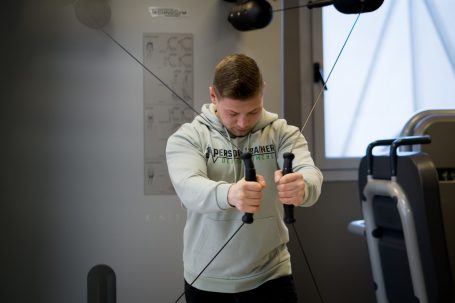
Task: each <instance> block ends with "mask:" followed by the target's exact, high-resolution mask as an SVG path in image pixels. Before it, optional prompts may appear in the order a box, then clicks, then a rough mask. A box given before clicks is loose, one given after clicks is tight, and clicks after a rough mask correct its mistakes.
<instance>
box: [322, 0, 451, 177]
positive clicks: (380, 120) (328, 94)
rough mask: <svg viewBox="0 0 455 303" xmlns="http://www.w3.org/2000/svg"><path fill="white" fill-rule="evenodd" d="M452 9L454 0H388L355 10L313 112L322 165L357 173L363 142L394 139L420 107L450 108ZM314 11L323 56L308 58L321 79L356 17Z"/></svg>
mask: <svg viewBox="0 0 455 303" xmlns="http://www.w3.org/2000/svg"><path fill="white" fill-rule="evenodd" d="M453 11H455V2H454V1H453V0H437V1H436V0H422V1H415V0H393V1H384V3H383V5H382V6H381V7H380V8H379V9H378V10H377V11H375V12H371V13H365V14H362V15H360V17H359V19H358V22H357V24H356V26H355V28H354V30H353V32H352V35H351V37H350V38H349V40H348V42H347V44H346V47H345V49H344V51H343V53H342V54H341V57H340V59H339V61H338V63H337V65H336V66H335V68H334V70H333V73H332V75H331V76H330V78H329V81H328V83H327V88H328V89H327V90H326V91H325V92H324V100H323V106H321V109H320V110H318V111H317V113H318V115H319V116H318V117H317V118H316V120H317V121H320V122H316V137H317V138H323V139H321V140H319V142H317V143H316V148H317V149H318V150H317V155H319V156H321V155H324V156H323V159H319V160H320V161H319V162H322V164H323V165H322V167H323V169H325V170H329V171H330V170H332V171H338V172H342V171H345V172H346V171H349V170H350V171H351V174H350V175H351V177H352V176H355V174H352V171H353V170H356V169H357V165H358V159H359V157H361V156H363V155H364V153H365V149H366V146H367V145H368V143H370V142H372V141H374V140H377V139H384V138H391V137H396V136H399V134H400V131H401V129H402V128H403V126H404V124H405V123H406V121H407V120H408V119H409V118H411V117H412V116H413V115H414V114H415V113H417V112H419V111H422V110H425V109H447V108H455V89H454V87H455V31H453V30H451V29H453V28H455V19H454V18H452V17H451V16H450V14H451V12H453ZM314 13H315V14H314V15H315V16H316V18H315V20H316V21H315V22H321V24H322V28H320V31H321V35H322V38H319V39H321V40H319V41H320V42H319V44H322V49H321V50H320V53H322V58H323V60H322V58H321V57H319V58H318V56H320V54H318V52H317V51H316V53H315V58H314V60H315V62H321V61H322V62H323V66H324V71H323V77H324V79H326V78H327V76H328V73H329V71H330V69H331V68H332V66H333V64H334V62H335V59H336V57H337V56H338V53H339V52H340V49H341V47H342V45H343V43H344V41H345V39H346V37H347V35H348V33H349V30H350V28H351V27H352V25H353V24H354V21H355V19H356V18H357V15H345V14H341V13H339V12H338V11H336V9H335V8H334V7H333V6H328V7H325V8H323V9H321V10H314ZM315 36H316V37H317V36H318V33H316V35H315ZM316 40H318V39H317V38H316V39H315V41H316ZM315 43H317V42H315ZM316 50H317V47H316ZM319 89H320V85H319V86H318V87H317V88H316V90H319ZM315 95H316V96H317V94H315ZM321 103H322V102H321ZM317 160H318V159H317ZM345 175H346V174H345ZM351 177H348V178H351Z"/></svg>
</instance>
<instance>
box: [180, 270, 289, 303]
mask: <svg viewBox="0 0 455 303" xmlns="http://www.w3.org/2000/svg"><path fill="white" fill-rule="evenodd" d="M185 299H186V302H187V303H213V302H216V303H255V302H258V303H259V302H260V303H264V302H274V303H297V292H296V290H295V285H294V279H293V277H292V276H285V277H281V278H278V279H274V280H270V281H267V282H265V283H264V284H262V285H261V286H259V287H258V288H255V289H252V290H249V291H245V292H239V293H234V294H229V293H219V292H210V291H203V290H199V289H197V288H195V287H193V286H191V285H189V284H188V283H187V282H186V281H185Z"/></svg>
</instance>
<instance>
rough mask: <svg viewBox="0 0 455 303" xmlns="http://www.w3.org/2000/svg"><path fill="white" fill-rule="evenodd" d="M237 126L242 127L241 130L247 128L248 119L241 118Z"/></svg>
mask: <svg viewBox="0 0 455 303" xmlns="http://www.w3.org/2000/svg"><path fill="white" fill-rule="evenodd" d="M237 125H238V126H239V127H240V128H245V127H246V126H248V119H247V118H246V117H240V118H239V119H238V120H237Z"/></svg>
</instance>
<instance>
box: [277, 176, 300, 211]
mask: <svg viewBox="0 0 455 303" xmlns="http://www.w3.org/2000/svg"><path fill="white" fill-rule="evenodd" d="M275 184H276V188H277V191H278V197H279V198H280V201H281V203H283V204H289V205H295V206H299V205H301V204H302V203H303V198H304V197H305V180H304V178H303V175H302V174H300V173H288V174H286V175H284V176H283V172H282V171H281V170H277V171H275Z"/></svg>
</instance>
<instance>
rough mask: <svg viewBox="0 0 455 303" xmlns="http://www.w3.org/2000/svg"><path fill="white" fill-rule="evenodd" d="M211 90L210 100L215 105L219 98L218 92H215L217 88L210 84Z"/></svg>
mask: <svg viewBox="0 0 455 303" xmlns="http://www.w3.org/2000/svg"><path fill="white" fill-rule="evenodd" d="M209 92H210V100H211V101H212V103H213V104H214V105H216V103H217V98H216V93H215V88H214V87H213V86H209Z"/></svg>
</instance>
